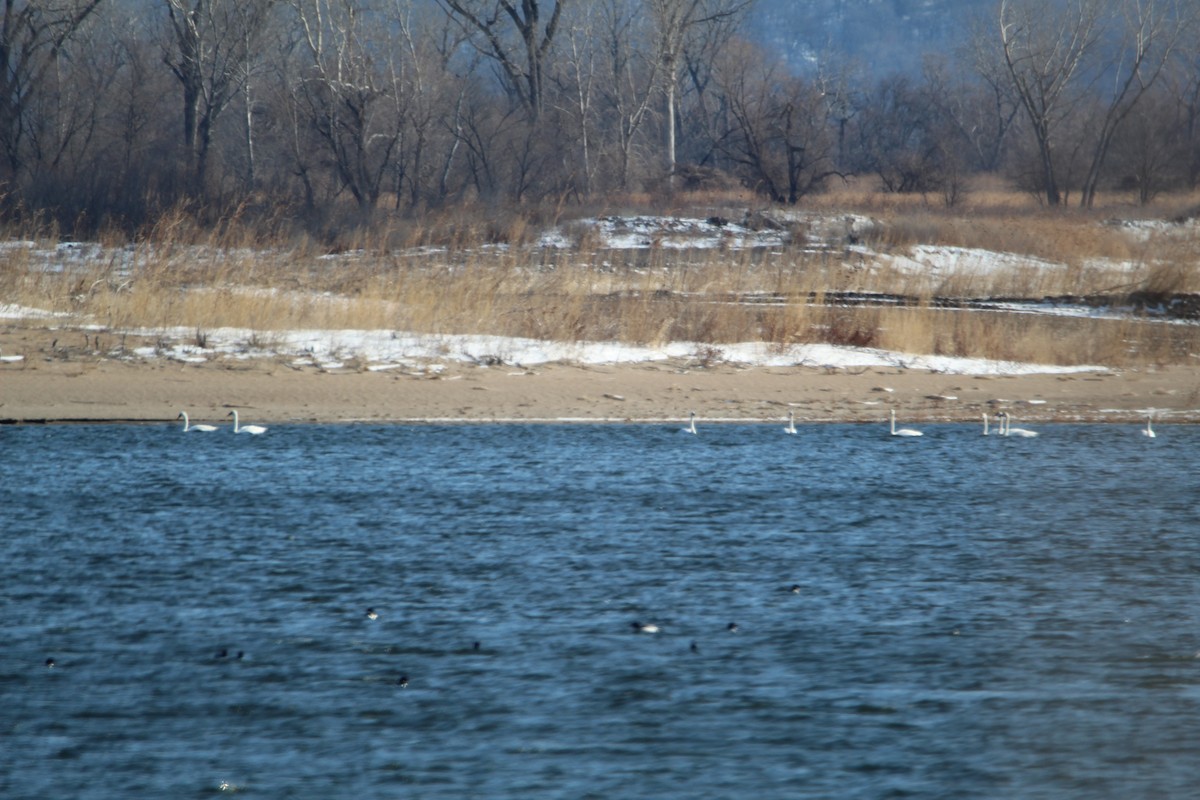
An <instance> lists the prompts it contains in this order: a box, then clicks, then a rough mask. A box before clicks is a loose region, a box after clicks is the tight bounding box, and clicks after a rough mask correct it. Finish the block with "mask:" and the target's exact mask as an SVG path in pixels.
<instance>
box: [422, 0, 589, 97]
mask: <svg viewBox="0 0 1200 800" xmlns="http://www.w3.org/2000/svg"><path fill="white" fill-rule="evenodd" d="M437 2H438V4H439V5H441V6H442V8H443V9H445V11H446V13H447V14H450V15H451V16H452V17H453V18H454V19H456V20H458V21H459V23H460V24H461V25H462V26H463V27H464V28H465V29H468V30H470V31H473V32H476V33H478V34H479V35H481V36H482V37H483V40H484V44H482V45H480V46H479V50H480V52H481V53H483V54H484V55H486V56H487V57H488V58H491V59H493V60H494V61H495V62H496V64H497V65H498V66H499V67H500V70H501V72H502V74H503V75H504V78H505V80H506V84H507V86H508V88H509V89H510V91H512V92H513V93H514V94H516V96H517V97H518V98H520V101H521V103H522V105H524V107H525V109H526V111H527V112H528V113H529V116H530V119H532V120H534V121H537V119H538V118H539V117H540V116H541V114H542V112H543V111H544V110H545V71H546V70H545V62H546V59H547V57H548V55H549V52H550V46H551V44H552V43H553V41H554V36H555V34H556V33H557V31H558V24H559V21H560V19H561V18H562V14H563V9H564V8H566V7H567V6H568V5H569V0H550V2H549V3H546V2H541V1H540V0H520V2H519V3H517V2H513V0H437ZM546 5H550V6H552V8H550V9H549V19H547V20H545V22H544V23H543V21H542V12H543V8H544V6H546ZM510 25H511V26H512V29H513V31H514V32H515V33H516V36H517V38H518V40H519V42H517V43H513V42H512V41H511V40H510V38H509V32H508V26H510Z"/></svg>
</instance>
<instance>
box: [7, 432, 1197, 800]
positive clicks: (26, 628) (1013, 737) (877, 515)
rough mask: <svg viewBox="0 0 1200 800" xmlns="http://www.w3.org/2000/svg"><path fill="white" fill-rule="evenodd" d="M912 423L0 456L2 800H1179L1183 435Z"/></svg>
mask: <svg viewBox="0 0 1200 800" xmlns="http://www.w3.org/2000/svg"><path fill="white" fill-rule="evenodd" d="M925 430H926V435H925V436H924V437H923V438H920V439H898V438H897V439H893V438H891V437H888V436H887V435H886V433H885V429H884V428H883V427H881V426H878V425H873V426H842V425H829V426H818V427H802V428H801V430H800V433H799V435H797V436H785V435H784V434H783V433H782V423H780V424H774V425H759V426H711V425H710V426H702V427H701V431H700V435H698V436H689V435H687V434H682V433H680V432H679V431H678V426H676V425H665V426H616V425H612V426H586V425H572V426H528V427H522V426H480V427H400V426H390V427H365V426H364V427H355V426H350V427H347V426H341V427H338V426H318V425H311V426H279V425H277V426H273V427H272V429H271V431H270V432H269V433H268V434H267V435H265V436H262V437H248V436H238V437H235V436H232V435H230V434H229V433H228V432H227V431H222V432H220V433H216V434H203V433H189V434H187V435H186V436H185V435H183V434H181V433H180V432H179V431H178V429H177V428H175V427H166V426H140V427H139V426H57V427H16V428H5V429H0V525H2V539H0V634H2V636H3V643H4V646H3V648H2V650H0V796H3V797H5V798H45V797H71V798H114V797H122V798H124V797H155V798H164V797H179V798H186V797H204V796H211V795H212V794H214V793H220V792H221V791H222V790H225V791H234V790H238V791H240V793H242V794H244V795H245V796H250V797H269V798H288V797H297V798H308V797H319V798H333V797H355V798H375V797H389V798H390V797H414V798H465V797H487V798H543V797H547V798H548V797H553V798H618V797H619V798H688V800H695V799H696V798H755V799H756V800H757V798H763V797H791V798H810V797H811V798H831V797H837V798H888V797H920V798H932V797H945V798H972V797H979V798H996V797H1014V798H1015V797H1020V798H1043V797H1044V798H1051V797H1053V798H1062V797H1078V798H1089V799H1090V798H1110V797H1111V798H1131V797H1183V796H1190V795H1191V793H1192V792H1194V787H1195V785H1196V781H1197V779H1198V778H1200V766H1198V765H1200V758H1198V756H1200V739H1198V738H1197V736H1196V731H1197V724H1198V723H1197V720H1198V719H1200V659H1198V658H1197V657H1196V656H1197V652H1198V651H1200V627H1198V626H1197V600H1198V599H1200V598H1198V597H1197V586H1198V580H1197V578H1198V577H1200V537H1198V535H1197V533H1198V531H1200V526H1198V525H1197V522H1198V521H1200V520H1198V514H1197V505H1196V498H1197V497H1200V485H1198V484H1200V477H1198V475H1197V472H1196V471H1195V470H1194V469H1193V467H1194V464H1195V459H1194V453H1195V451H1196V447H1197V445H1198V444H1200V430H1197V429H1193V428H1184V427H1166V428H1164V429H1163V430H1162V431H1161V433H1160V436H1159V438H1158V439H1156V440H1147V439H1145V438H1144V437H1142V436H1140V435H1138V433H1137V431H1136V428H1135V427H1132V426H1130V427H1116V426H1109V427H1105V426H1043V427H1042V436H1041V437H1040V438H1038V439H1033V440H999V439H998V438H997V437H994V436H993V437H988V438H986V439H985V438H984V437H982V436H980V435H979V431H978V429H977V428H975V427H974V426H966V425H940V426H927V427H926V428H925ZM792 584H799V585H800V587H801V589H800V591H799V593H792V592H790V591H788V587H790V586H791V585H792ZM368 607H373V608H375V609H376V610H377V612H378V614H379V619H377V620H374V621H372V620H369V619H367V617H366V613H365V612H366V609H367V608H368ZM634 620H639V621H642V622H652V623H655V624H657V625H659V626H661V629H662V631H661V632H660V633H658V634H653V635H650V634H637V633H634V632H633V631H632V629H631V626H630V623H631V622H632V621H634ZM730 622H737V623H738V625H739V626H740V630H739V631H738V632H737V633H729V632H727V631H726V626H727V625H728V623H730ZM475 642H479V649H478V650H476V649H475V646H474V643H475ZM693 642H694V643H695V647H696V649H695V650H694V651H693V649H692V648H691V645H692V643H693ZM222 651H224V652H225V655H224V656H223V657H222V656H221V653H222ZM239 652H240V653H241V654H242V655H241V657H240V658H239V657H238V653H239ZM47 658H54V659H55V664H56V665H55V666H54V667H53V668H47V667H45V666H44V663H45V660H46V659H47ZM401 676H405V677H407V678H408V681H409V682H408V686H407V687H401V686H400V685H399V684H398V681H399V678H400V677H401Z"/></svg>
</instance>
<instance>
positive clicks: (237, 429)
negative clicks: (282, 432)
mask: <svg viewBox="0 0 1200 800" xmlns="http://www.w3.org/2000/svg"><path fill="white" fill-rule="evenodd" d="M226 416H230V417H233V432H234V433H253V434H259V433H266V432H267V429H266V428H264V427H263V426H262V425H238V413H237V409H236V408H235V409H234V410H233V411H230V412H229V414H227V415H226Z"/></svg>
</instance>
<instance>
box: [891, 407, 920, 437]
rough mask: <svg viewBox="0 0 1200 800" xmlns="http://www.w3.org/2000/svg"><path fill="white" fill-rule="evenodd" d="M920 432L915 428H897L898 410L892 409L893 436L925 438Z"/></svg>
mask: <svg viewBox="0 0 1200 800" xmlns="http://www.w3.org/2000/svg"><path fill="white" fill-rule="evenodd" d="M924 435H925V434H923V433H921V432H920V431H918V430H914V429H913V428H899V429H897V428H896V410H895V409H892V436H924Z"/></svg>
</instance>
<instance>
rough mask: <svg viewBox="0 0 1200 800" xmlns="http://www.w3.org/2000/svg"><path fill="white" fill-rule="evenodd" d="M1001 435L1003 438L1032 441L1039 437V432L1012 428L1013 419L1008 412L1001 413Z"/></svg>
mask: <svg viewBox="0 0 1200 800" xmlns="http://www.w3.org/2000/svg"><path fill="white" fill-rule="evenodd" d="M998 416H1000V418H1001V420H1000V435H1001V436H1019V437H1021V438H1023V439H1032V438H1033V437H1035V436H1037V435H1038V434H1037V431H1031V430H1027V429H1025V428H1014V427H1013V426H1012V417H1010V416H1009V415H1008V412H1007V411H1001V412H1000V414H999V415H998Z"/></svg>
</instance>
